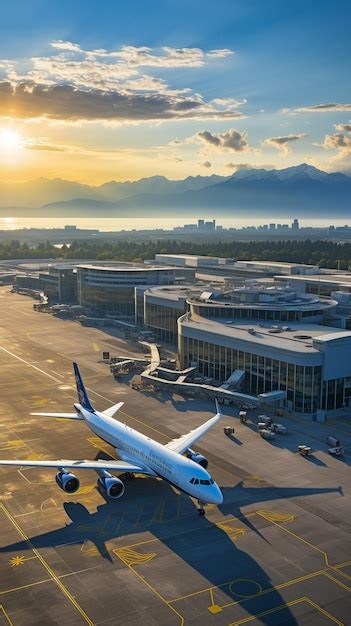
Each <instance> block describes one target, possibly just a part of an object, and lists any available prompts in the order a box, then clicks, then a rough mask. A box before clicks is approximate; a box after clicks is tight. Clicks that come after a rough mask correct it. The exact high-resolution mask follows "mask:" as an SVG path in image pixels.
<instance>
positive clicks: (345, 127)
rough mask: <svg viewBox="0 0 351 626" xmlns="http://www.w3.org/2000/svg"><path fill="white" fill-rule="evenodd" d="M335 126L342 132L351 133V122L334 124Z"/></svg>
mask: <svg viewBox="0 0 351 626" xmlns="http://www.w3.org/2000/svg"><path fill="white" fill-rule="evenodd" d="M334 126H335V128H336V130H340V132H345V133H351V122H350V123H349V124H334Z"/></svg>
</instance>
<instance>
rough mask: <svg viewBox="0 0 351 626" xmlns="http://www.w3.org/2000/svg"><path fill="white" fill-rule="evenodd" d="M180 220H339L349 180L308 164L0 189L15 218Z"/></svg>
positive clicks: (0, 206)
mask: <svg viewBox="0 0 351 626" xmlns="http://www.w3.org/2000/svg"><path fill="white" fill-rule="evenodd" d="M165 209H171V210H173V211H175V212H176V213H177V215H178V216H180V217H181V216H182V215H186V214H188V212H189V210H191V211H193V212H195V213H196V212H199V213H200V212H202V213H204V214H206V213H211V215H214V216H216V215H227V216H230V215H231V214H234V213H235V216H240V215H247V214H248V212H249V213H250V214H251V215H259V214H263V213H264V214H266V213H267V212H269V215H270V216H273V215H280V216H283V215H291V212H292V211H294V212H299V215H301V211H303V212H304V214H305V215H306V214H307V215H309V216H317V215H318V216H319V217H321V216H322V215H324V216H325V217H328V216H329V215H330V214H331V213H332V214H333V216H335V217H337V216H340V217H343V216H347V215H350V210H351V177H350V176H347V175H345V174H342V173H331V174H328V173H326V172H323V171H321V170H319V169H317V168H315V167H313V166H311V165H307V164H306V163H303V164H301V165H297V166H292V167H288V168H285V169H281V170H277V169H272V170H265V169H249V168H242V169H240V170H238V171H237V172H236V173H235V174H233V175H232V176H218V175H215V174H213V175H211V176H189V177H187V178H185V179H184V180H169V179H167V178H165V177H164V176H152V177H150V178H142V179H140V180H137V181H135V182H130V181H127V182H116V181H111V182H107V183H104V184H103V185H100V186H91V185H84V184H81V183H78V182H72V181H66V180H61V179H53V180H49V179H45V178H40V179H37V180H34V181H30V182H27V183H21V184H9V183H2V184H0V214H2V215H9V211H11V215H13V216H22V217H23V216H27V217H28V216H30V217H34V216H41V217H44V216H46V217H48V216H49V217H61V216H66V215H67V216H84V215H85V216H92V215H94V216H96V214H97V213H98V214H99V215H101V216H105V217H119V216H123V215H127V214H130V213H131V211H133V216H134V217H145V216H147V217H149V216H152V215H161V214H162V215H163V214H164V210H165Z"/></svg>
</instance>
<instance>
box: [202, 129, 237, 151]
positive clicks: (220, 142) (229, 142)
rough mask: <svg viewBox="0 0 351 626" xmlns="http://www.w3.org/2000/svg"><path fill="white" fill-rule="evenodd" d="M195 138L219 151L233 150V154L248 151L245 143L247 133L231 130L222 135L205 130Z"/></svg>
mask: <svg viewBox="0 0 351 626" xmlns="http://www.w3.org/2000/svg"><path fill="white" fill-rule="evenodd" d="M196 137H197V138H198V139H200V141H202V142H203V143H205V144H206V145H207V146H209V145H210V146H213V147H215V148H219V149H220V150H234V152H243V151H244V150H249V145H248V143H247V133H246V132H245V131H242V132H240V131H238V130H234V128H231V129H230V130H227V131H225V132H224V133H219V134H214V133H210V132H209V131H207V130H203V131H200V132H199V133H197V135H196Z"/></svg>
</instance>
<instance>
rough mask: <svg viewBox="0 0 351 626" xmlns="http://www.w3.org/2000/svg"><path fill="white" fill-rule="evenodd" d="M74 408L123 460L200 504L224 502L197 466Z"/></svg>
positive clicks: (100, 416) (128, 429)
mask: <svg viewBox="0 0 351 626" xmlns="http://www.w3.org/2000/svg"><path fill="white" fill-rule="evenodd" d="M75 408H76V410H77V411H78V412H79V413H80V415H82V417H83V418H84V420H85V422H86V424H87V426H88V427H89V428H90V430H92V432H93V433H95V434H96V435H98V436H99V437H100V438H101V439H103V440H104V441H106V442H107V443H109V444H110V445H111V446H113V448H115V450H116V453H117V455H118V456H119V457H120V458H121V459H122V460H123V461H129V462H134V463H139V464H140V465H141V466H142V467H144V468H145V469H146V470H148V472H149V473H150V474H151V475H153V476H155V477H160V478H163V479H164V480H166V481H167V482H169V483H171V484H172V485H174V486H175V487H177V488H178V489H180V490H181V491H184V492H185V493H187V494H188V495H190V496H191V497H193V498H196V499H197V500H199V501H200V502H202V503H208V504H221V503H222V502H223V496H222V492H221V490H220V488H219V487H218V485H217V483H215V482H214V480H213V479H212V478H211V476H210V474H209V473H208V472H207V470H206V469H204V468H203V467H202V466H201V465H199V464H198V463H195V462H194V461H192V460H191V459H189V458H187V457H185V456H183V455H181V454H178V453H177V452H174V451H173V450H170V449H169V448H167V447H166V446H164V445H162V444H161V443H159V442H157V441H155V440H154V439H151V438H150V437H147V436H146V435H143V434H142V433H140V432H138V431H137V430H134V429H133V428H131V427H130V426H127V425H126V424H123V423H122V422H120V421H119V420H116V419H114V418H111V417H107V416H106V415H104V414H103V413H100V412H99V411H93V412H90V411H88V410H86V409H84V408H83V407H82V406H81V405H78V404H77V405H75Z"/></svg>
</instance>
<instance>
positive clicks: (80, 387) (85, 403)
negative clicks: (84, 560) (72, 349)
mask: <svg viewBox="0 0 351 626" xmlns="http://www.w3.org/2000/svg"><path fill="white" fill-rule="evenodd" d="M73 369H74V376H75V379H76V386H77V393H78V400H79V403H80V404H81V406H82V407H83V409H85V410H86V411H91V412H93V411H94V409H93V407H92V405H91V403H90V400H89V398H88V394H87V392H86V390H85V387H84V383H83V380H82V377H81V374H80V371H79V367H78V365H77V363H73Z"/></svg>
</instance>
